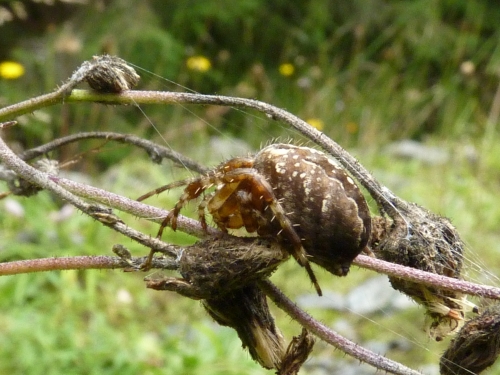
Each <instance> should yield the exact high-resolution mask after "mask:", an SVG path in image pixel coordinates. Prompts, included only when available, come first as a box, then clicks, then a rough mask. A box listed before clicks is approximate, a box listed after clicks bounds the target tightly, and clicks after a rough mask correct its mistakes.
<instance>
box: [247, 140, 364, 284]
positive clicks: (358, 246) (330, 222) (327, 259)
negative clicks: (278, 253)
mask: <svg viewBox="0 0 500 375" xmlns="http://www.w3.org/2000/svg"><path fill="white" fill-rule="evenodd" d="M253 168H254V169H255V170H256V171H257V172H258V173H260V174H261V175H263V176H265V178H266V180H267V181H268V182H269V184H270V185H271V186H272V188H273V191H274V194H275V196H276V199H277V200H278V202H279V203H280V205H281V206H282V207H283V209H284V211H285V213H286V216H287V217H288V219H289V221H290V222H291V223H292V225H293V229H294V230H295V232H296V233H297V234H298V235H299V237H300V238H301V241H302V246H303V247H304V249H305V250H306V253H307V255H308V259H309V260H310V261H312V262H314V263H316V264H318V265H320V266H322V267H324V268H325V269H327V270H328V271H330V272H331V273H333V274H335V275H339V276H343V275H346V274H347V272H348V270H349V266H350V264H351V262H352V260H353V259H354V258H355V257H356V256H357V255H358V254H359V253H360V252H361V251H362V250H363V248H364V247H365V246H366V244H367V243H368V240H369V236H370V231H371V219H370V211H369V208H368V205H367V203H366V201H365V199H364V197H363V195H362V193H361V191H360V189H359V188H358V186H357V185H356V184H355V182H354V181H353V180H352V178H351V177H349V175H348V174H347V173H346V172H345V171H344V170H343V169H342V168H341V167H340V166H338V165H336V164H335V163H334V162H333V161H332V160H331V159H329V158H328V157H327V156H326V155H325V154H323V153H321V152H319V151H317V150H314V149H311V148H307V147H298V146H293V145H289V144H274V145H270V146H268V147H266V148H264V149H262V150H261V151H260V152H259V153H258V154H257V155H256V156H255V160H254V165H253ZM267 215H268V216H272V213H271V212H269V213H268V214H267ZM271 219H272V217H271ZM271 219H269V220H268V221H269V222H270V221H271ZM279 229H280V228H279V223H275V224H274V221H273V224H269V225H268V226H264V227H261V228H259V230H258V232H259V234H263V235H265V234H272V233H270V232H273V231H279ZM283 242H285V243H286V242H287V239H286V237H283Z"/></svg>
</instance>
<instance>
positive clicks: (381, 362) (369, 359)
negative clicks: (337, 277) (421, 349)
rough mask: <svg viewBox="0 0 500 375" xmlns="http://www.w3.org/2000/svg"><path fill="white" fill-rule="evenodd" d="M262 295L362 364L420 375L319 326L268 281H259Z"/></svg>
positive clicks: (394, 372) (393, 371) (406, 374)
mask: <svg viewBox="0 0 500 375" xmlns="http://www.w3.org/2000/svg"><path fill="white" fill-rule="evenodd" d="M258 285H259V287H260V288H261V289H262V290H263V291H264V293H265V294H266V295H267V296H268V297H269V298H270V299H271V300H272V301H273V302H274V303H275V304H276V305H277V306H278V307H279V308H280V309H282V310H283V311H285V312H286V313H287V314H288V315H290V317H291V318H292V319H294V320H296V321H297V322H299V323H300V324H301V325H302V326H303V327H304V328H306V329H308V330H309V331H310V332H311V333H313V334H314V335H316V336H318V337H319V338H320V339H322V340H324V341H326V342H327V343H329V344H331V345H333V346H334V347H335V348H337V349H339V350H341V351H343V352H344V353H346V354H348V355H351V356H353V357H355V358H357V359H359V360H360V361H362V362H366V363H368V364H370V365H372V366H374V367H376V368H378V369H380V370H384V371H387V372H389V373H391V374H398V375H421V373H420V372H418V371H415V370H412V369H410V368H408V367H406V366H403V365H402V364H400V363H398V362H394V361H392V360H390V359H388V358H386V357H384V356H381V355H379V354H376V353H374V352H372V351H370V350H368V349H365V348H363V347H362V346H359V345H358V344H356V343H354V342H352V341H350V340H348V339H346V338H345V337H342V336H341V335H339V334H338V333H336V332H335V331H332V330H331V329H330V328H328V327H326V326H325V325H323V324H321V323H320V322H318V321H317V320H315V319H314V318H313V317H312V316H310V315H309V314H307V313H306V312H304V311H303V310H301V309H300V308H299V307H298V306H297V305H296V304H294V303H293V302H292V301H291V300H290V299H289V298H288V297H287V296H285V295H284V294H283V293H282V292H281V291H280V290H279V289H278V288H277V287H276V286H275V285H274V284H273V283H271V282H270V281H269V280H261V281H259V283H258Z"/></svg>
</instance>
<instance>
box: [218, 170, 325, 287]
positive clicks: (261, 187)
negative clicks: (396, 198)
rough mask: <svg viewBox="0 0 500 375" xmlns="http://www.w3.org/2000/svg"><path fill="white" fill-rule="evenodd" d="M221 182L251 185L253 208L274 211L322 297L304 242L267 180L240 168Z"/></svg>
mask: <svg viewBox="0 0 500 375" xmlns="http://www.w3.org/2000/svg"><path fill="white" fill-rule="evenodd" d="M221 180H222V181H223V182H225V183H226V184H228V185H233V184H236V186H237V185H238V184H239V183H240V182H242V181H247V183H250V186H251V192H252V197H251V199H252V203H253V206H254V207H263V208H265V206H268V207H269V208H270V209H271V210H272V212H273V214H274V216H275V217H276V219H277V220H278V222H279V223H280V226H281V228H282V232H283V234H284V235H285V236H286V238H287V239H288V240H289V241H290V242H291V244H292V251H290V253H291V255H292V256H293V257H294V258H295V260H296V261H297V263H299V264H300V265H301V266H302V267H304V268H305V269H306V272H307V274H308V275H309V279H310V280H311V282H312V283H313V285H314V287H315V289H316V292H317V293H318V295H320V296H321V295H322V292H321V288H320V286H319V284H318V280H317V279H316V275H315V274H314V272H313V270H312V268H311V264H310V263H309V260H308V259H307V253H306V251H305V249H304V247H303V246H302V241H301V240H300V237H299V235H298V234H297V232H296V231H295V230H294V229H293V225H292V223H291V222H290V220H289V219H288V217H287V216H286V213H285V211H284V210H283V207H282V206H281V205H280V204H279V202H278V200H277V199H276V196H275V195H274V192H273V188H272V187H271V185H270V184H269V183H268V182H267V180H266V179H265V178H264V177H263V176H261V175H260V174H259V173H257V172H256V171H255V170H253V169H250V168H239V169H235V170H232V171H229V172H227V173H226V174H225V175H224V176H222V177H221Z"/></svg>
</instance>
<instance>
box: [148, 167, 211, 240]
mask: <svg viewBox="0 0 500 375" xmlns="http://www.w3.org/2000/svg"><path fill="white" fill-rule="evenodd" d="M212 178H213V177H210V176H206V177H200V178H197V179H196V180H194V181H192V182H191V183H190V184H188V185H187V186H186V188H185V189H184V192H183V193H182V195H181V196H180V198H179V200H178V201H177V203H176V204H175V206H174V209H173V210H171V211H170V212H169V213H168V215H167V216H166V217H165V219H163V221H162V223H161V225H160V229H159V230H158V234H157V236H156V237H157V238H161V236H162V235H163V230H164V229H165V227H167V226H168V224H169V223H170V227H171V228H172V229H173V230H177V217H178V216H179V213H180V212H181V209H182V208H183V207H184V206H185V205H186V203H187V202H189V201H190V200H193V199H196V198H198V197H199V196H200V195H201V193H203V192H204V191H205V190H206V189H208V188H209V187H210V186H212Z"/></svg>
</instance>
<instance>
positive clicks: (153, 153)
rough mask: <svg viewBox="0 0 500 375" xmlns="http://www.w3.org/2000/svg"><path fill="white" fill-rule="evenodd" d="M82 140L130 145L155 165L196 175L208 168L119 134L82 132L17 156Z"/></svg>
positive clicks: (42, 152) (26, 157) (32, 155)
mask: <svg viewBox="0 0 500 375" xmlns="http://www.w3.org/2000/svg"><path fill="white" fill-rule="evenodd" d="M84 139H104V140H107V141H116V142H119V143H126V144H130V145H132V146H136V147H138V148H142V149H144V150H145V151H146V152H147V153H148V154H149V156H150V157H151V159H152V160H153V161H154V162H156V163H161V160H162V159H163V158H166V159H169V160H171V161H173V162H174V163H176V164H178V165H180V166H182V167H185V168H188V169H190V170H192V171H195V172H198V173H205V172H207V171H208V168H206V167H204V166H202V165H200V164H199V163H197V162H196V161H194V160H193V159H191V158H188V157H186V156H184V155H182V154H180V153H178V152H175V151H174V150H172V149H171V148H168V147H164V146H161V145H158V144H156V143H154V142H151V141H148V140H146V139H143V138H139V137H137V136H135V135H132V134H120V133H114V132H83V133H77V134H72V135H69V136H66V137H62V138H58V139H55V140H53V141H51V142H48V143H46V144H44V145H42V146H39V147H35V148H32V149H31V150H28V151H25V152H23V153H22V154H21V155H19V157H20V158H21V159H23V160H31V159H33V158H36V157H39V156H41V155H45V154H46V153H48V152H50V151H52V150H55V149H57V148H59V147H61V146H64V145H67V144H69V143H73V142H78V141H81V140H84Z"/></svg>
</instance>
